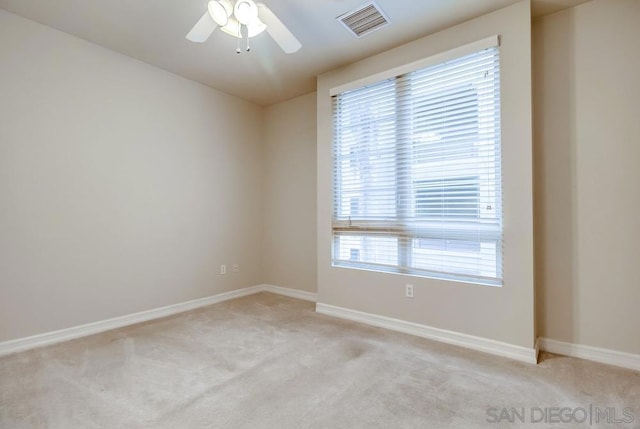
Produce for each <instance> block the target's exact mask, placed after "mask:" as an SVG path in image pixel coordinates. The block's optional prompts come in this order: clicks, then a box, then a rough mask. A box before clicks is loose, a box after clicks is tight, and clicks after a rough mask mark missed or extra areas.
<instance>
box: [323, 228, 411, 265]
mask: <svg viewBox="0 0 640 429" xmlns="http://www.w3.org/2000/svg"><path fill="white" fill-rule="evenodd" d="M334 259H337V260H341V261H351V262H362V263H370V264H381V265H398V239H397V238H395V237H380V236H353V235H339V236H337V237H336V255H334Z"/></svg>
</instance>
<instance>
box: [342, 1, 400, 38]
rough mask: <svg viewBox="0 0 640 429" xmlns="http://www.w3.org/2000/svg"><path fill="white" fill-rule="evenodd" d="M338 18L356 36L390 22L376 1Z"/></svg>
mask: <svg viewBox="0 0 640 429" xmlns="http://www.w3.org/2000/svg"><path fill="white" fill-rule="evenodd" d="M336 19H337V20H338V21H340V22H341V23H342V24H343V25H344V26H345V27H347V28H348V29H349V31H351V32H352V33H353V34H354V35H355V36H356V37H362V36H364V35H366V34H369V33H371V32H373V31H375V30H378V29H380V28H382V27H384V26H386V25H388V24H389V18H387V16H386V15H385V13H384V12H382V10H381V9H380V7H379V6H378V5H377V4H376V3H375V2H368V3H366V4H364V5H362V6H360V7H359V8H357V9H354V10H352V11H351V12H347V13H345V14H344V15H340V16H339V17H338V18H336Z"/></svg>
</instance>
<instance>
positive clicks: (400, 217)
mask: <svg viewBox="0 0 640 429" xmlns="http://www.w3.org/2000/svg"><path fill="white" fill-rule="evenodd" d="M491 47H499V37H498V36H492V37H489V38H487V39H483V40H481V41H478V42H474V43H471V44H469V45H465V46H463V47H461V48H458V49H455V50H452V51H448V52H446V53H443V54H439V55H436V56H432V57H430V58H427V59H425V60H421V61H417V62H414V63H411V64H409V65H406V66H402V67H399V68H395V69H392V70H389V71H387V72H384V73H379V74H376V75H373V76H369V77H367V78H365V79H360V80H358V81H356V82H351V83H349V84H347V85H342V86H340V87H336V88H333V89H332V90H331V91H330V92H331V95H332V96H334V95H339V94H341V93H343V92H346V91H350V90H353V89H359V88H362V87H365V86H368V85H375V84H378V83H381V82H382V81H384V80H385V79H386V80H388V79H396V80H395V81H396V82H397V78H398V77H400V76H401V75H402V74H406V73H411V72H414V71H418V70H421V69H424V68H427V67H429V66H431V65H437V64H440V63H444V62H446V61H449V60H454V59H457V58H461V57H464V56H466V55H468V54H472V53H475V52H478V51H482V50H484V49H487V48H491ZM498 85H500V79H498ZM460 91H461V90H458V91H456V90H455V88H454V90H452V93H456V92H460ZM499 93H500V91H499V88H498V96H499ZM399 98H400V99H401V97H399ZM497 114H498V116H500V114H501V113H500V110H498V113H497ZM398 118H399V117H398V116H397V115H396V120H398ZM333 120H334V121H335V120H336V119H335V112H334V115H333ZM400 120H401V119H400ZM499 128H500V126H499V119H498V136H497V144H498V149H497V150H498V152H499V151H500V136H499V133H500V129H499ZM334 137H335V136H334ZM334 140H335V138H334ZM404 144H405V145H406V144H411V143H410V139H408V141H405V142H404ZM399 146H400V145H398V146H396V148H397V150H400V149H399ZM403 150H404V149H403ZM334 162H335V161H334ZM397 170H401V169H397ZM333 174H334V175H336V174H337V169H336V168H335V166H334V169H333ZM397 174H398V175H406V176H410V175H411V173H410V172H407V171H398V173H397ZM456 179H457V178H453V179H451V180H456ZM339 180H340V179H337V178H336V177H335V176H334V187H333V192H334V194H335V193H337V192H339V190H338V189H336V186H335V182H336V181H339ZM399 182H402V183H406V184H409V183H410V182H411V180H408V177H400V176H399ZM395 189H396V191H397V192H398V193H399V194H400V195H401V196H400V197H397V201H402V202H407V201H412V198H413V197H407V196H406V195H407V193H411V192H413V190H412V189H411V186H397V185H396V186H395ZM402 194H404V195H402ZM414 197H415V196H414ZM350 198H351V199H352V200H353V199H354V198H358V197H350ZM334 201H335V196H334ZM413 201H414V204H417V199H416V198H413ZM497 204H499V207H495V209H496V210H497V209H499V210H502V202H501V201H500V202H499V203H497ZM360 205H361V201H359V203H358V206H359V207H360ZM412 209H413V210H416V209H415V207H413V208H411V207H408V206H407V204H396V216H395V218H394V219H392V220H385V221H380V220H362V219H361V220H352V219H351V218H349V219H346V220H345V219H342V220H340V219H336V217H335V213H336V211H335V210H336V208H335V207H334V209H333V210H332V213H333V214H332V219H333V221H332V236H333V240H332V242H333V251H332V258H331V260H332V264H333V266H336V267H346V268H356V269H365V270H371V271H382V272H394V273H402V274H410V275H416V276H419V277H426V278H437V279H444V280H454V281H459V282H470V283H476V284H486V285H491V286H501V285H502V266H501V264H502V254H501V253H502V250H501V249H502V232H503V228H502V219H503V216H500V225H499V226H497V228H496V229H495V230H492V229H491V228H487V231H484V232H483V233H484V234H487V236H486V237H482V236H480V235H481V234H480V235H478V240H481V239H487V240H494V239H495V237H496V236H497V235H499V236H500V238H499V239H497V240H496V252H499V253H500V255H499V256H497V257H496V258H497V261H496V263H497V265H498V266H497V267H496V268H497V273H499V275H498V276H497V278H483V277H481V276H476V275H471V276H465V275H464V274H454V273H434V272H431V271H430V270H421V269H414V268H411V261H410V259H411V258H412V253H413V251H412V248H414V247H415V242H414V240H423V239H425V240H439V239H441V237H439V236H437V235H435V234H434V233H433V229H434V228H437V225H431V226H430V225H429V222H419V223H416V222H415V221H414V222H407V220H406V219H408V218H410V216H409V211H410V210H412ZM376 234H380V235H379V236H380V237H383V236H384V237H387V238H395V239H396V240H397V242H398V253H397V264H391V265H388V266H385V265H384V264H372V263H370V262H359V261H353V260H352V258H346V259H347V260H343V259H340V258H336V254H339V252H340V247H339V246H340V239H341V237H345V236H351V237H365V236H366V237H375V236H376ZM458 235H459V236H458V237H457V239H459V240H460V241H461V242H464V238H465V235H466V234H465V231H464V228H462V229H461V230H460V231H459V232H458ZM467 241H468V240H467ZM478 243H479V245H480V241H478ZM359 253H361V252H359ZM351 254H352V255H353V254H354V253H353V249H351ZM374 265H375V266H374Z"/></svg>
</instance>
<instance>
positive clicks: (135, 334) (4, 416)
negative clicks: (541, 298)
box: [0, 293, 640, 429]
mask: <svg viewBox="0 0 640 429" xmlns="http://www.w3.org/2000/svg"><path fill="white" fill-rule="evenodd" d="M490 407H492V408H493V409H494V411H488V409H489V408H490ZM533 407H536V408H538V409H540V410H545V409H547V408H549V407H568V408H571V409H576V408H584V409H588V408H589V407H591V408H592V409H593V407H598V408H599V409H600V408H602V409H610V414H609V417H607V418H608V419H609V421H611V416H612V414H613V415H614V416H613V420H623V419H624V418H625V415H624V414H623V409H624V408H625V407H628V409H627V410H626V412H627V414H626V417H627V418H628V415H629V413H632V414H633V416H634V417H635V421H634V422H633V423H631V424H622V423H618V424H616V423H610V424H609V423H607V421H606V420H605V419H603V418H602V417H600V424H598V425H596V424H594V425H593V426H592V427H611V428H614V427H633V428H637V427H640V373H638V372H634V371H628V370H623V369H618V368H615V367H609V366H606V365H600V364H596V363H592V362H587V361H583V360H579V359H573V358H567V357H561V356H555V355H543V356H542V362H541V363H540V364H539V365H538V366H534V365H528V364H524V363H519V362H515V361H511V360H508V359H502V358H497V357H494V356H490V355H486V354H483V353H479V352H474V351H469V350H466V349H462V348H458V347H453V346H448V345H444V344H440V343H437V342H432V341H427V340H424V339H420V338H416V337H412V336H409V335H403V334H398V333H394V332H390V331H386V330H383V329H378V328H372V327H367V326H364V325H359V324H356V323H350V322H345V321H341V320H338V319H333V318H330V317H327V316H323V315H319V314H315V313H314V312H313V304H311V303H307V302H303V301H298V300H294V299H289V298H284V297H280V296H276V295H271V294H267V293H261V294H258V295H253V296H250V297H246V298H241V299H237V300H234V301H229V302H226V303H222V304H217V305H214V306H210V307H207V308H204V309H200V310H196V311H192V312H189V313H184V314H181V315H178V316H173V317H170V318H166V319H162V320H159V321H154V322H148V323H144V324H140V325H136V326H132V327H128V328H124V329H119V330H115V331H111V332H107V333H104V334H99V335H94V336H91V337H87V338H83V339H79V340H75V341H71V342H67V343H64V344H59V345H55V346H51V347H46V348H41V349H37V350H32V351H29V352H25V353H20V354H15V355H12V356H7V357H4V358H1V359H0V427H1V428H11V429H18V428H60V429H73V428H185V429H196V428H429V427H433V428H444V427H455V428H474V427H538V428H546V427H562V428H567V427H583V426H586V425H588V423H589V422H588V421H587V422H585V424H583V425H575V424H574V423H567V424H545V423H544V422H540V423H532V422H531V418H534V419H538V418H540V416H539V414H540V411H538V412H537V413H534V412H533V411H532V409H533ZM503 408H507V409H510V408H515V409H516V411H518V412H523V411H524V413H525V416H524V418H525V423H521V422H520V420H514V421H515V424H510V423H509V420H508V419H507V418H506V414H502V410H503ZM611 411H613V412H611ZM552 412H553V411H552ZM500 417H502V418H500ZM576 417H577V418H579V419H581V414H580V413H578V414H577V415H576ZM552 419H553V416H552ZM496 420H499V423H495V422H496ZM603 420H605V421H603ZM551 422H553V420H551Z"/></svg>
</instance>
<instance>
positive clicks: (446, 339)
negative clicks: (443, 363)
mask: <svg viewBox="0 0 640 429" xmlns="http://www.w3.org/2000/svg"><path fill="white" fill-rule="evenodd" d="M316 312H318V313H321V314H326V315H328V316H334V317H339V318H342V319H348V320H353V321H355V322H360V323H364V324H367V325H372V326H377V327H380V328H386V329H390V330H392V331H398V332H403V333H405V334H411V335H416V336H418V337H422V338H428V339H430V340H436V341H440V342H443V343H447V344H453V345H456V346H461V347H466V348H469V349H473V350H478V351H481V352H485V353H490V354H493V355H497V356H502V357H507V358H511V359H515V360H519V361H522V362H527V363H533V364H535V363H537V362H538V360H537V351H536V348H527V347H522V346H516V345H513V344H508V343H503V342H501V341H495V340H490V339H487V338H482V337H476V336H473V335H467V334H461V333H458V332H453V331H447V330H444V329H439V328H433V327H431V326H426V325H421V324H419V323H413V322H407V321H405V320H400V319H393V318H391V317H385V316H378V315H376V314H370V313H364V312H362V311H356V310H351V309H348V308H342V307H335V306H333V305H328V304H322V303H318V304H316Z"/></svg>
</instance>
